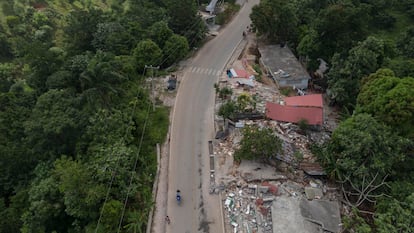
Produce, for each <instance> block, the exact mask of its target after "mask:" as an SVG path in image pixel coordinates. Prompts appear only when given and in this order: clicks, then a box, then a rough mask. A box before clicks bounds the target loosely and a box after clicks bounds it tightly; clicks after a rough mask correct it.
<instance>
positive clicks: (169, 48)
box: [162, 34, 189, 66]
mask: <svg viewBox="0 0 414 233" xmlns="http://www.w3.org/2000/svg"><path fill="white" fill-rule="evenodd" d="M188 51H189V46H188V42H187V39H186V38H185V37H184V36H179V35H177V34H174V35H172V36H171V37H170V38H168V40H167V41H166V42H165V45H164V48H163V62H164V63H163V64H162V65H163V66H169V65H172V64H173V63H174V62H177V61H179V60H181V59H183V58H184V57H185V56H186V55H187V54H188Z"/></svg>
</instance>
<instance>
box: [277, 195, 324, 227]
mask: <svg viewBox="0 0 414 233" xmlns="http://www.w3.org/2000/svg"><path fill="white" fill-rule="evenodd" d="M299 204H300V199H299V198H292V197H287V196H280V197H278V198H276V199H275V200H274V201H273V204H272V222H273V233H287V232H300V233H318V232H319V229H318V228H317V227H315V225H314V224H309V222H307V221H306V220H305V219H304V218H303V216H302V215H301V213H300V208H299Z"/></svg>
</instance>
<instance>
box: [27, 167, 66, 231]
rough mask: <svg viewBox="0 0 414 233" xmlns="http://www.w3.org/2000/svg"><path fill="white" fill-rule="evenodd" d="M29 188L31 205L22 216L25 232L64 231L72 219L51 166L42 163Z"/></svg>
mask: <svg viewBox="0 0 414 233" xmlns="http://www.w3.org/2000/svg"><path fill="white" fill-rule="evenodd" d="M35 175H36V177H35V179H34V180H33V182H32V184H31V186H30V190H29V206H28V208H27V210H26V212H25V213H24V214H23V216H22V220H23V227H22V229H21V232H23V233H35V232H53V231H56V232H64V231H66V228H67V226H70V223H71V221H72V219H71V218H70V216H68V215H66V214H65V206H64V204H63V202H62V195H61V193H60V192H59V189H58V182H57V181H56V179H55V178H54V177H53V176H52V175H51V174H50V167H48V166H47V165H46V164H40V165H39V166H37V168H36V170H35Z"/></svg>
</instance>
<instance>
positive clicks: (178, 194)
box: [175, 189, 181, 203]
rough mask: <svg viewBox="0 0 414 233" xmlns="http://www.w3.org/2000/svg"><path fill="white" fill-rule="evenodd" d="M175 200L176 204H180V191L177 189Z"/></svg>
mask: <svg viewBox="0 0 414 233" xmlns="http://www.w3.org/2000/svg"><path fill="white" fill-rule="evenodd" d="M175 198H176V199H177V201H178V203H180V201H181V191H180V190H179V189H177V195H176V197H175Z"/></svg>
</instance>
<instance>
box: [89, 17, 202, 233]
mask: <svg viewBox="0 0 414 233" xmlns="http://www.w3.org/2000/svg"><path fill="white" fill-rule="evenodd" d="M198 23H199V22H198V21H196V22H195V23H193V24H192V25H191V27H189V28H188V29H193V28H194V27H195V26H197V24H198ZM187 31H188V30H187ZM196 39H197V38H193V40H192V41H191V42H192V43H193V42H194V41H195V40H196ZM177 49H179V48H178V47H176V48H171V49H170V50H168V51H167V52H168V53H169V55H168V56H167V57H166V58H165V59H164V60H162V61H161V63H159V65H158V66H152V65H145V67H144V71H143V75H145V71H146V69H153V70H154V69H157V70H158V69H159V68H160V66H161V65H162V64H163V63H164V62H165V61H166V60H167V59H168V58H169V57H170V56H171V55H172V54H173V53H172V52H170V51H171V50H174V51H173V52H175V51H177ZM151 79H154V77H151ZM152 81H153V80H151V82H152ZM151 87H152V88H153V85H152V84H151ZM153 108H155V97H154V100H153ZM149 113H150V105H148V109H147V115H146V118H145V121H144V127H143V129H142V133H141V139H140V143H139V146H138V152H137V156H136V157H135V162H134V168H133V172H135V169H136V167H137V164H138V159H139V155H140V152H141V147H142V142H143V139H144V134H145V130H146V126H147V123H148V118H149ZM133 178H134V175H131V178H130V182H129V186H128V191H127V195H126V197H125V201H124V206H123V208H122V214H121V218H120V220H119V224H118V231H117V232H118V233H119V232H120V230H121V227H122V222H123V219H124V216H125V209H126V205H127V204H128V198H129V193H130V191H131V186H132V182H133ZM95 233H96V232H95Z"/></svg>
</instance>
